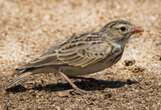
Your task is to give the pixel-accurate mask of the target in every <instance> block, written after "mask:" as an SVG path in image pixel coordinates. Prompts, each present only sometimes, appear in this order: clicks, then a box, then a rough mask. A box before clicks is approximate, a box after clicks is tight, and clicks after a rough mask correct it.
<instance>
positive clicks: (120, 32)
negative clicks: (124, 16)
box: [101, 20, 144, 42]
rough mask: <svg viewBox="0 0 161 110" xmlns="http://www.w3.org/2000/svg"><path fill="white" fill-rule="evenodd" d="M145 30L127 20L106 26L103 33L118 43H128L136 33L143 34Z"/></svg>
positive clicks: (113, 22) (116, 21) (102, 30)
mask: <svg viewBox="0 0 161 110" xmlns="http://www.w3.org/2000/svg"><path fill="white" fill-rule="evenodd" d="M143 31H144V30H143V29H142V28H141V27H139V26H135V25H134V24H132V23H130V22H128V21H125V20H115V21H112V22H109V23H108V24H107V25H105V26H104V27H103V28H102V29H101V32H103V33H106V34H107V36H109V37H110V38H111V39H113V40H115V41H116V42H124V41H127V40H128V39H129V38H130V36H132V35H133V34H136V33H142V32H143Z"/></svg>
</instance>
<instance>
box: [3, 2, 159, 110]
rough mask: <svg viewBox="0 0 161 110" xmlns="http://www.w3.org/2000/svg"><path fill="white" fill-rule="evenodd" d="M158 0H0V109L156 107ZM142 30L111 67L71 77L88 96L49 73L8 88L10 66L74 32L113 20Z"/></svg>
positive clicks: (126, 109) (146, 109) (122, 109)
mask: <svg viewBox="0 0 161 110" xmlns="http://www.w3.org/2000/svg"><path fill="white" fill-rule="evenodd" d="M160 7H161V1H160V0H122V1H121V0H115V1H114V0H0V65H1V67H0V109H2V110H64V109H65V110H75V109H76V110H86V109H87V110H103V109H107V110H161V81H160V79H161V8H160ZM120 18H121V19H127V20H129V21H131V22H132V23H134V24H136V25H140V26H142V27H143V28H144V29H145V32H144V34H143V35H142V36H140V37H139V36H133V37H132V38H131V39H130V41H129V43H128V45H127V46H126V49H125V52H124V55H123V58H122V59H121V60H120V61H119V63H117V64H116V65H114V66H113V67H111V68H109V69H107V70H105V71H102V72H99V73H96V74H92V75H88V76H85V77H90V78H95V79H97V80H92V81H88V80H86V81H80V80H75V83H76V84H77V85H78V86H79V87H80V88H82V89H85V90H88V91H92V93H90V94H84V95H77V94H73V92H72V88H71V87H70V86H69V85H68V84H67V83H66V82H65V81H64V80H56V79H55V76H54V75H53V74H39V75H35V76H33V77H31V80H28V81H27V82H26V83H25V84H23V86H19V87H17V88H15V89H13V90H11V91H10V92H6V91H4V86H5V85H6V84H7V83H8V82H9V81H11V79H12V78H13V70H14V68H16V67H18V66H20V65H23V64H25V63H27V62H29V61H30V60H32V59H34V58H36V57H38V56H40V55H41V54H42V53H43V52H45V51H46V50H47V49H48V48H49V47H50V46H52V45H56V44H57V43H59V42H60V41H62V40H65V39H66V38H69V37H70V36H71V35H72V34H73V33H83V32H89V31H96V30H98V29H100V28H101V27H102V26H104V25H105V24H106V23H107V22H109V21H111V20H114V19H120Z"/></svg>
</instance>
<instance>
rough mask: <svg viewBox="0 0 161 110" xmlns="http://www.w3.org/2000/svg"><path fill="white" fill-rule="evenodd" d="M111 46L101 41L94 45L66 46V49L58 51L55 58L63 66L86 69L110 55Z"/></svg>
mask: <svg viewBox="0 0 161 110" xmlns="http://www.w3.org/2000/svg"><path fill="white" fill-rule="evenodd" d="M111 50H112V46H111V45H110V44H109V43H107V42H103V41H101V42H100V41H99V42H96V41H95V43H92V42H90V43H84V44H83V43H82V44H79V43H77V45H68V48H63V47H62V48H61V49H59V50H58V53H57V58H58V59H59V60H60V61H62V62H64V63H65V64H68V65H71V66H75V67H86V66H88V65H91V64H94V63H96V62H98V61H100V60H103V59H105V58H106V57H107V56H108V55H109V54H111Z"/></svg>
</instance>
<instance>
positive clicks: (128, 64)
mask: <svg viewBox="0 0 161 110" xmlns="http://www.w3.org/2000/svg"><path fill="white" fill-rule="evenodd" d="M124 63H125V66H132V65H134V64H135V60H125V61H124Z"/></svg>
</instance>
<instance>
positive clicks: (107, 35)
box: [6, 20, 143, 92]
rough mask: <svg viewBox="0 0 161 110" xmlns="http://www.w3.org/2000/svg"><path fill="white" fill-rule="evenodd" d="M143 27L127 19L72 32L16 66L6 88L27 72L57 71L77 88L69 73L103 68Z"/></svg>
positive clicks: (74, 73)
mask: <svg viewBox="0 0 161 110" xmlns="http://www.w3.org/2000/svg"><path fill="white" fill-rule="evenodd" d="M141 32H143V29H142V28H140V27H137V26H135V25H133V24H131V23H130V22H128V21H125V20H115V21H112V22H109V23H108V24H106V25H105V26H104V27H103V28H102V29H100V30H99V31H98V32H93V33H84V34H80V35H73V36H72V37H71V38H70V39H68V40H67V41H66V42H64V43H62V44H60V45H59V46H57V47H54V48H50V49H49V51H48V52H47V53H45V54H44V55H42V56H40V57H39V58H37V59H35V60H33V61H32V62H30V63H29V64H27V65H26V66H24V67H22V68H17V69H16V71H17V75H18V76H17V77H16V78H15V79H14V80H13V81H12V82H10V83H9V85H7V87H6V89H9V88H11V87H14V86H16V85H17V84H19V83H20V82H21V81H22V80H24V79H25V78H26V77H27V76H29V75H32V74H36V73H49V72H52V73H57V74H60V75H62V76H63V77H64V78H65V80H66V81H67V82H68V83H69V84H70V85H71V86H72V87H73V88H74V89H75V90H77V91H79V92H80V91H81V92H84V90H82V89H80V88H78V87H77V86H76V85H75V84H74V83H73V82H72V81H71V80H70V79H69V78H68V77H73V76H74V77H75V76H78V75H85V74H91V73H95V72H98V71H101V70H104V69H106V68H108V67H110V66H112V65H113V64H115V63H116V62H118V61H119V60H120V58H121V56H122V54H123V51H124V47H125V44H126V43H127V41H128V40H129V38H130V36H131V35H133V34H136V33H141Z"/></svg>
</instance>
